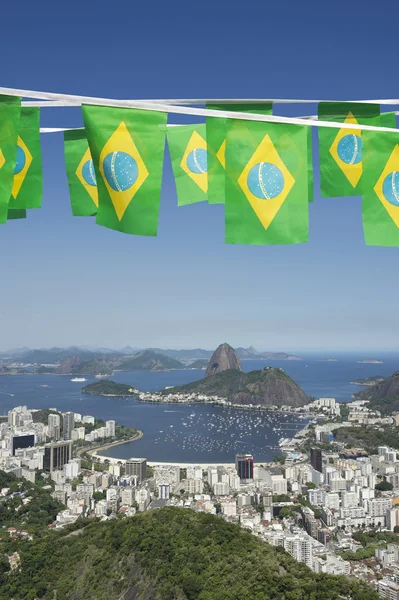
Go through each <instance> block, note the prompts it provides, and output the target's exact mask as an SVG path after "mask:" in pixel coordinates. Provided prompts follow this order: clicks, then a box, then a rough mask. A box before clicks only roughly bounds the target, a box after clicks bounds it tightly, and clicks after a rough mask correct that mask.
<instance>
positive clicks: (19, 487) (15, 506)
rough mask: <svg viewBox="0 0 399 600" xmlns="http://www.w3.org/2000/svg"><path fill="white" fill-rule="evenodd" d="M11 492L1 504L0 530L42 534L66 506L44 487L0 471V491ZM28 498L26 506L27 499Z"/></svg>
mask: <svg viewBox="0 0 399 600" xmlns="http://www.w3.org/2000/svg"><path fill="white" fill-rule="evenodd" d="M2 488H9V489H10V492H9V494H8V495H7V496H4V497H3V498H2V499H1V502H0V527H4V528H7V527H16V528H17V529H25V530H27V531H29V532H30V533H34V534H37V533H41V532H42V530H43V528H46V527H47V525H49V524H50V523H52V522H53V521H54V520H55V517H56V515H57V513H59V512H60V510H63V509H64V508H65V507H64V506H63V504H61V503H60V502H58V501H57V500H55V499H54V498H53V497H52V496H51V494H50V492H51V490H49V489H46V488H45V487H43V485H41V484H39V485H35V484H33V483H31V482H29V481H26V480H25V479H17V478H16V477H15V476H14V475H10V474H8V473H4V471H0V489H2ZM26 499H29V501H28V502H26V503H25V504H24V500H26Z"/></svg>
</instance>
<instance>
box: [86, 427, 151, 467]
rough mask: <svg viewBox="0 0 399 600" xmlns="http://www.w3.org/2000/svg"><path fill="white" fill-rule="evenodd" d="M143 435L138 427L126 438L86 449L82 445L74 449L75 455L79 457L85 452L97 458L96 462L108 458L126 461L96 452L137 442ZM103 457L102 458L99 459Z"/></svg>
mask: <svg viewBox="0 0 399 600" xmlns="http://www.w3.org/2000/svg"><path fill="white" fill-rule="evenodd" d="M143 436H144V432H143V431H141V429H138V430H137V432H136V433H135V434H134V435H133V436H132V437H131V438H128V439H126V440H116V441H115V442H109V443H107V444H102V445H100V446H95V447H94V448H89V449H86V447H85V446H83V447H82V448H78V449H77V451H76V456H77V457H79V458H80V457H81V455H82V454H84V453H86V454H87V455H88V456H93V457H94V458H96V459H97V461H98V462H104V460H109V461H110V462H112V461H114V460H116V462H118V461H126V459H125V458H123V459H120V458H118V459H114V458H113V457H109V456H108V457H107V456H102V455H101V454H97V452H98V451H106V450H109V448H113V447H115V446H121V445H122V444H130V442H137V440H141V438H142V437H143ZM100 459H103V460H100Z"/></svg>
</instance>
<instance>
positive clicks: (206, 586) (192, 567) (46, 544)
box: [0, 508, 378, 600]
mask: <svg viewBox="0 0 399 600" xmlns="http://www.w3.org/2000/svg"><path fill="white" fill-rule="evenodd" d="M72 529H75V534H73V535H71V532H70V531H68V530H65V531H62V532H60V533H56V532H50V533H47V534H44V535H43V536H42V537H37V538H35V539H34V540H33V541H31V542H29V543H22V542H21V543H20V544H19V547H18V552H19V554H20V557H21V569H20V570H16V571H13V572H11V573H4V569H5V568H6V564H5V561H4V562H3V563H1V564H0V567H1V568H0V600H10V599H11V598H14V599H18V600H33V598H41V599H43V600H54V599H55V598H56V599H57V600H122V599H123V600H272V599H273V600H337V599H338V598H352V599H356V600H378V594H377V593H376V592H375V591H373V590H372V589H370V588H368V587H366V585H365V584H364V583H362V582H360V581H359V580H357V579H355V578H352V579H349V578H346V577H336V576H332V575H325V574H318V575H316V574H314V573H312V572H311V571H310V569H308V568H307V567H306V566H305V565H303V564H300V563H298V562H296V561H295V560H294V559H293V558H291V557H290V556H289V555H288V554H287V553H286V552H285V551H284V550H282V549H281V548H274V547H272V546H269V545H268V544H267V543H265V542H262V541H260V540H259V539H257V538H256V537H255V536H254V535H252V534H251V533H249V532H247V531H245V530H243V529H241V528H240V527H239V526H238V525H232V524H229V523H226V522H225V521H224V520H223V519H222V518H221V517H217V516H214V515H207V514H204V513H196V512H194V511H191V510H187V509H182V508H164V509H161V510H155V511H151V512H147V513H140V514H139V515H137V516H135V517H133V518H130V519H113V520H111V521H108V522H105V523H92V524H89V525H87V526H86V527H85V528H84V529H82V530H79V531H76V526H73V528H72ZM76 534H77V535H76Z"/></svg>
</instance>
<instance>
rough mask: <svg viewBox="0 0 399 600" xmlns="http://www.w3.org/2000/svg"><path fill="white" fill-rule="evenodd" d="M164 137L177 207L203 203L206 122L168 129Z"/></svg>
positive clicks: (205, 178)
mask: <svg viewBox="0 0 399 600" xmlns="http://www.w3.org/2000/svg"><path fill="white" fill-rule="evenodd" d="M167 136H168V146H169V153H170V157H171V160H172V168H173V174H174V177H175V182H176V190H177V199H178V206H185V205H186V204H194V203H195V202H203V201H204V200H206V199H207V192H208V160H207V147H206V126H205V123H202V124H199V125H181V126H180V125H178V126H176V127H171V126H169V127H168V134H167Z"/></svg>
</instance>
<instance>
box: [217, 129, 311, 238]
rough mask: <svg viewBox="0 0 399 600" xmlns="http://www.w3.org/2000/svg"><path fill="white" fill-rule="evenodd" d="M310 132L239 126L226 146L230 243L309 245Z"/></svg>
mask: <svg viewBox="0 0 399 600" xmlns="http://www.w3.org/2000/svg"><path fill="white" fill-rule="evenodd" d="M308 139H309V134H308V127H306V126H305V127H302V126H296V125H285V124H279V123H260V122H256V121H235V120H232V123H231V125H230V127H229V131H228V133H227V144H226V207H225V212H226V243H228V244H297V243H302V242H307V240H308V210H309V208H308V206H309V203H308V160H307V144H308Z"/></svg>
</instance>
